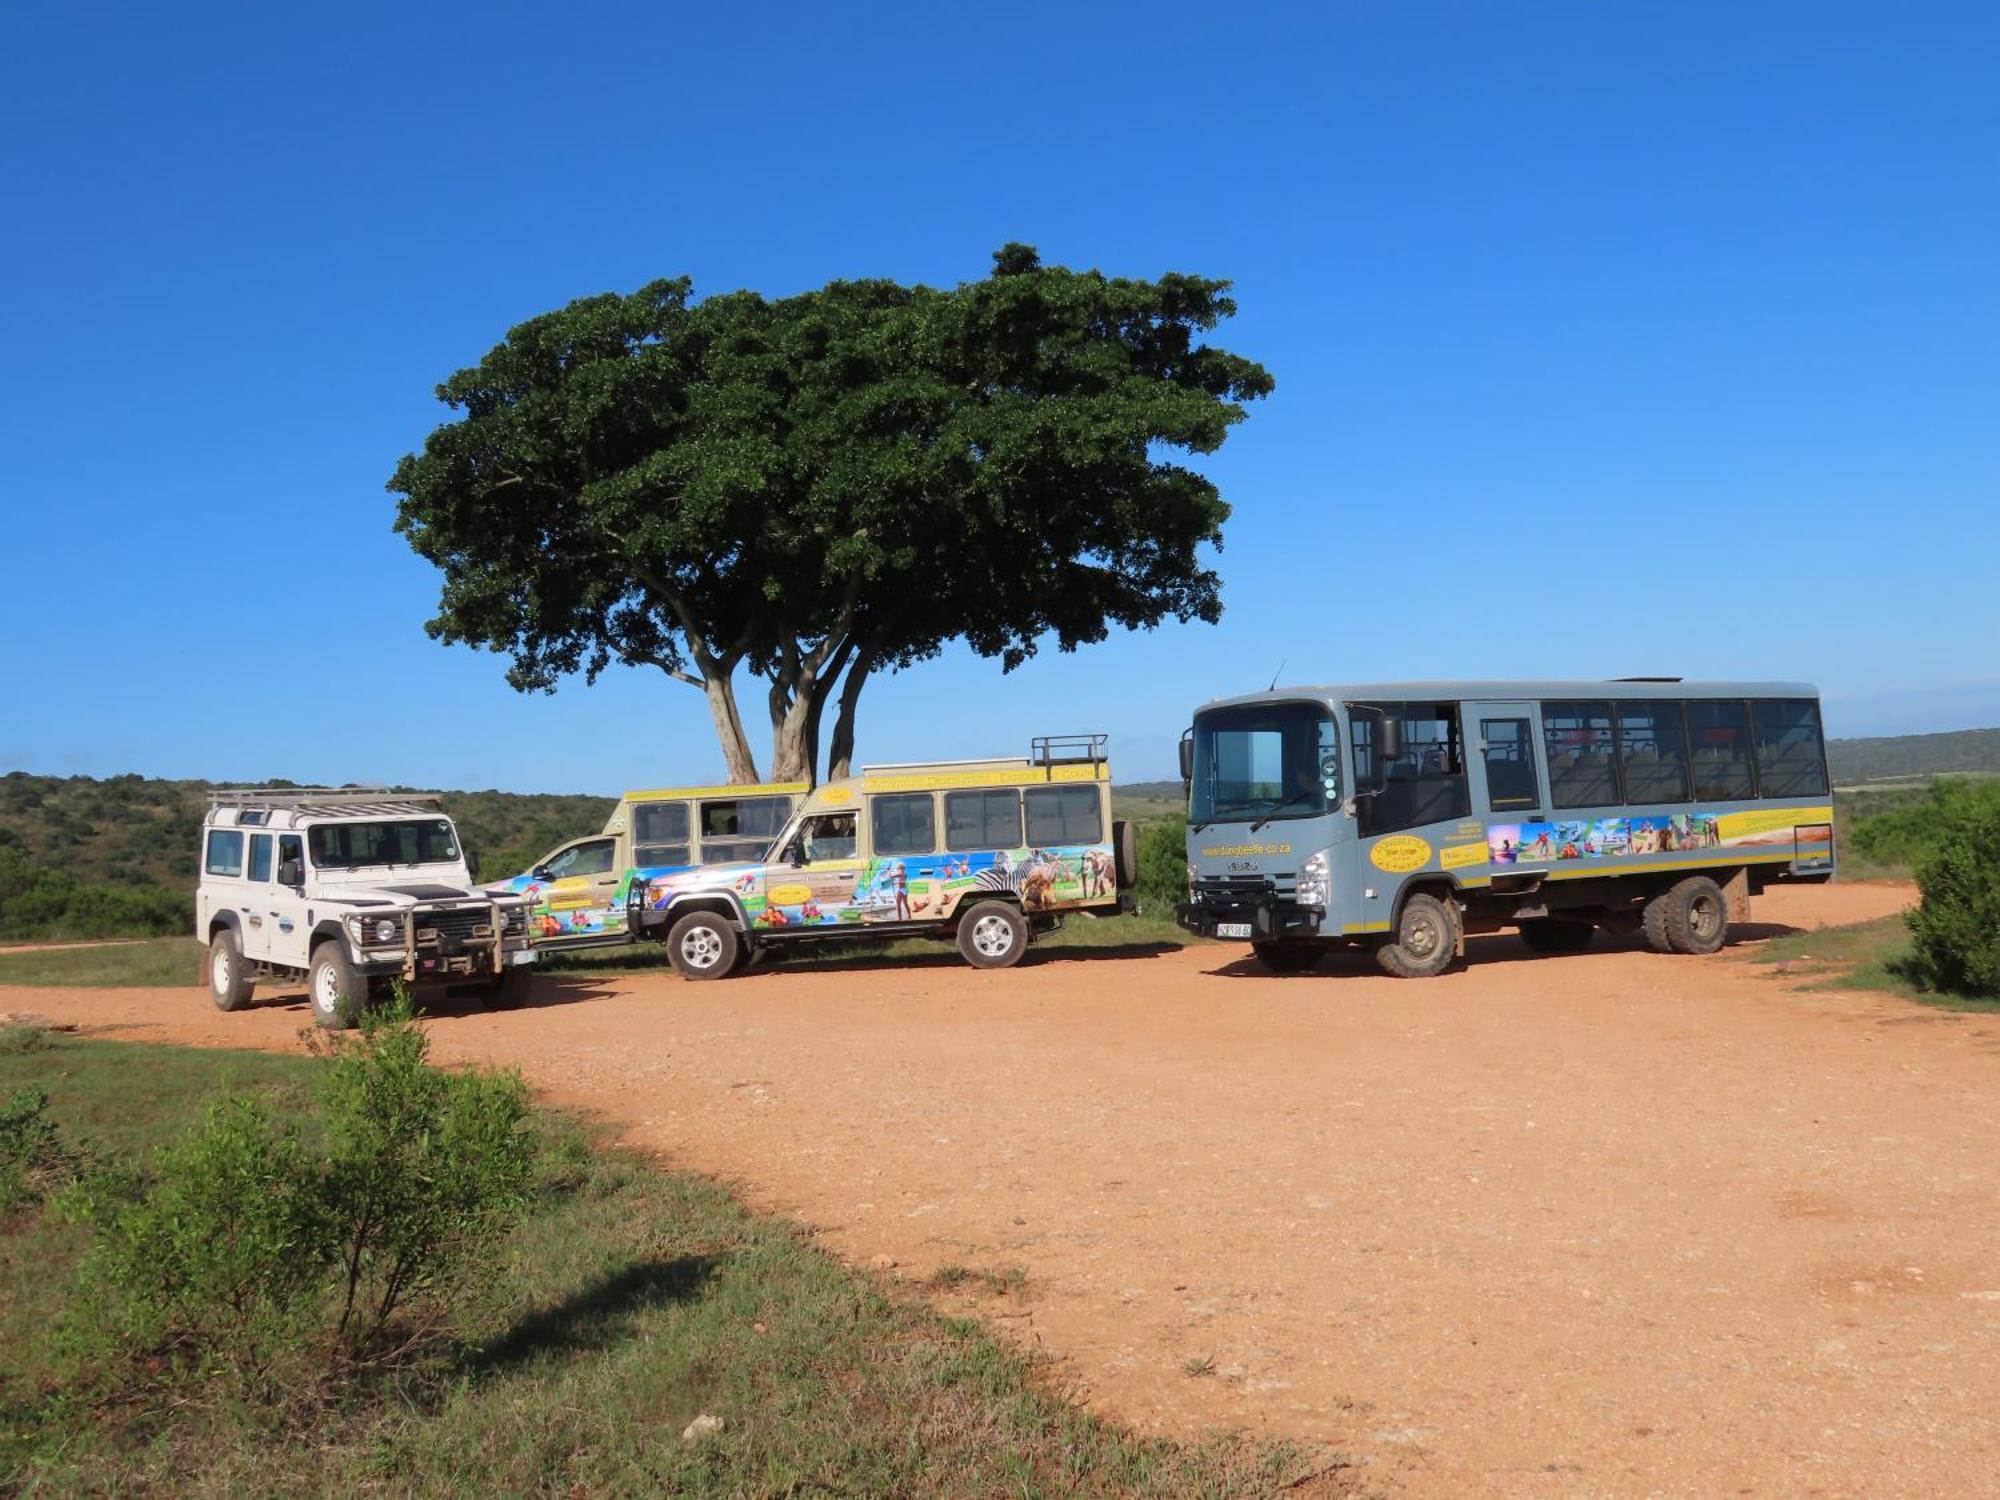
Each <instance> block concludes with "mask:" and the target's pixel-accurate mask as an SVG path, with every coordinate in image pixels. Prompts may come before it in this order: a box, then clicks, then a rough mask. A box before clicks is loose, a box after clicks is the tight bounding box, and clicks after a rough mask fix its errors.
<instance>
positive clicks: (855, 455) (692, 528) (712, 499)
mask: <svg viewBox="0 0 2000 1500" xmlns="http://www.w3.org/2000/svg"><path fill="white" fill-rule="evenodd" d="M994 262H995V264H994V269H993V272H992V274H991V275H989V276H988V277H986V278H985V279H984V280H981V281H976V282H969V283H966V284H963V285H960V286H958V287H956V288H954V289H952V290H949V291H945V290H938V289H934V288H930V287H922V286H917V287H908V286H901V285H897V284H895V283H893V282H887V281H837V282H833V283H830V284H829V285H827V286H826V287H824V288H822V289H820V290H818V291H814V292H807V293H804V294H802V295H800V296H796V297H785V298H779V299H769V298H765V297H762V296H759V295H757V294H756V293H753V292H734V293H729V294H726V295H721V296H713V297H707V298H703V299H701V300H699V301H697V300H694V299H693V297H692V296H691V292H692V287H691V285H690V283H689V282H688V281H687V280H686V279H685V278H682V279H676V280H668V281H657V282H654V283H652V284H651V285H649V286H646V287H643V288H641V289H640V290H639V291H637V292H635V293H633V294H631V295H630V296H617V295H604V296H598V297H588V298H584V299H582V300H580V301H577V302H572V303H571V304H569V306H567V307H564V308H562V309H560V310H558V311H556V312H552V313H547V314H545V315H543V316H541V317H538V318H533V319H530V320H529V321H528V322H526V323H523V324H521V325H520V326H519V327H517V328H515V329H513V330H512V331H511V332H509V333H508V335H507V337H506V339H505V340H504V341H503V342H502V343H501V344H499V345H498V346H497V347H495V348H494V349H493V350H492V351H491V352H490V353H488V354H487V355H486V357H485V358H484V359H482V360H481V361H480V362H479V363H478V364H477V365H476V366H474V367H473V368H471V369H469V370H461V371H459V372H458V373H457V374H456V375H453V376H452V377H451V378H450V379H449V380H447V381H445V382H444V384H443V385H441V386H439V387H438V398H439V399H440V400H441V401H443V402H444V403H445V404H446V405H447V406H449V407H451V408H452V409H453V411H454V412H455V413H456V414H457V415H455V416H454V417H453V419H452V420H450V421H448V422H446V423H445V424H444V425H442V426H440V427H439V428H438V429H437V430H436V431H434V432H433V433H431V435H430V437H429V438H428V439H426V440H425V443H424V449H423V452H422V453H420V454H411V455H409V456H407V457H405V458H404V459H403V461H402V462H401V463H400V464H399V465H397V467H396V472H395V475H394V477H393V478H391V480H390V481H389V489H390V491H391V492H392V493H394V494H397V495H399V496H401V497H402V498H401V501H400V503H399V505H398V507H397V519H396V529H397V530H398V531H400V532H402V533H403V535H404V536H405V537H407V538H408V540H409V543H410V545H411V546H412V547H413V548H415V549H416V551H417V552H418V553H420V554H421V555H422V556H424V557H426V558H428V559H430V560H431V561H432V562H434V563H436V564H437V565H438V567H439V568H440V569H441V570H442V572H443V574H444V587H443V593H442V597H441V599H440V601H439V608H438V613H437V615H436V617H435V618H434V619H432V620H431V621H430V622H429V624H428V625H427V627H426V628H427V629H428V630H429V632H430V633H431V635H432V636H434V637H436V638H437V639H439V640H442V641H445V642H447V643H450V642H464V643H467V644H470V645H475V646H484V647H486V648H488V649H490V650H493V651H496V652H501V653H504V654H506V655H508V656H509V657H511V658H512V665H511V666H510V668H509V670H508V674H507V675H508V680H509V681H510V682H512V683H513V684H514V686H515V687H517V688H519V689H521V690H523V691H528V690H536V689H538V690H543V691H552V690H553V689H554V687H555V685H556V684H557V682H559V681H560V680H561V679H562V678H564V677H566V676H568V675H570V674H573V673H577V672H582V673H583V674H584V675H585V677H586V678H587V679H589V680H595V679H596V677H597V675H598V674H599V673H600V672H602V671H603V670H604V669H605V668H606V667H607V666H609V665H611V664H612V663H613V662H621V663H624V664H627V665H632V666H650V667H656V668H658V669H659V670H661V671H663V672H665V673H666V674H667V675H668V676H669V677H672V678H673V679H675V680H676V681H679V682H684V683H687V684H689V685H691V686H693V687H695V688H698V689H699V690H701V691H702V692H703V693H704V694H705V695H706V696H707V699H708V706H709V711H710V714H711V716H712V717H713V719H714V721H715V728H716V734H717V737H718V739H719V740H720V742H721V745H722V752H723V757H724V759H725V761H726V763H727V765H728V769H729V775H730V777H731V778H732V779H733V780H736V781H754V780H756V779H757V761H756V756H755V754H754V753H753V751H752V748H751V744H750V739H749V736H748V734H747V733H746V731H745V728H744V720H743V713H742V710H741V708H740V706H739V704H738V702H737V697H736V689H735V683H736V677H737V672H738V669H739V668H747V669H748V670H749V671H750V672H751V673H752V674H754V675H755V676H757V677H760V678H762V679H763V680H764V682H765V684H766V686H767V689H768V691H767V700H768V701H767V709H768V713H769V717H770V723H771V760H770V766H769V771H770V775H771V776H772V778H773V779H778V780H810V779H812V778H813V776H814V774H815V772H816V770H817V768H818V765H819V762H820V750H821V740H822V725H823V724H825V723H826V722H827V714H828V711H829V710H831V711H832V719H831V732H830V735H829V737H828V738H827V742H826V750H827V763H828V770H829V773H830V774H832V775H843V774H845V773H846V770H847V767H848V762H849V760H850V759H851V757H852V755H853V750H854V723H855V714H856V709H857V705H858V703H859V700H860V696H861V690H862V688H863V687H864V685H865V684H866V683H867V681H868V679H869V677H870V676H871V675H872V674H874V673H876V672H879V671H882V670H885V669H893V668H896V667H900V666H905V665H908V664H909V663H911V662H913V661H917V660H921V659H923V658H925V657H928V656H932V655H935V654H936V653H937V652H938V651H940V650H941V649H942V648H943V647H944V645H945V644H946V643H947V642H950V641H953V640H964V641H965V642H967V643H968V644H969V645H970V646H971V647H972V648H973V650H975V651H976V652H978V653H979V654H981V655H983V656H987V657H997V658H999V659H1000V661H1001V663H1002V665H1003V667H1004V668H1005V669H1006V670H1012V669H1013V668H1014V667H1015V666H1018V665H1019V664H1020V663H1021V662H1022V661H1024V660H1026V659H1027V658H1028V657H1029V656H1032V655H1033V654H1034V652H1035V650H1036V648H1037V646H1038V645H1039V644H1040V643H1042V642H1043V641H1045V640H1048V639H1051V638H1052V639H1053V640H1054V641H1055V642H1056V644H1057V645H1058V646H1059V647H1060V648H1061V649H1063V650H1065V651H1068V650H1074V649H1075V648H1076V647H1077V646H1079V645H1082V644H1085V643H1087V642H1092V641H1099V640H1102V639H1104V638H1105V636H1106V635H1107V634H1108V633H1109V631H1110V630H1111V628H1112V627H1114V626H1118V627H1124V628H1138V627H1151V626H1153V625H1156V624H1158V623H1159V622H1160V621H1161V620H1162V619H1164V618H1166V617H1167V616H1169V615H1171V616H1173V617H1174V618H1176V619H1180V620H1191V619H1201V620H1208V621H1213V620H1215V619H1216V618H1218V616H1219V615H1220V613H1221V602H1220V598H1219V596H1218V579H1217V577H1216V575H1215V573H1214V571H1213V570H1212V569H1211V568H1210V567H1208V566H1207V565H1206V563H1205V562H1204V559H1203V557H1202V555H1201V549H1202V546H1203V544H1204V543H1207V544H1211V545H1217V546H1219V545H1220V543H1221V528H1222V523H1223V521H1224V519H1225V518H1226V517H1227V516H1228V514H1229V507H1228V506H1227V505H1226V504H1225V503H1224V501H1223V499H1222V497H1221V495H1220V494H1219V493H1218V492H1217V490H1216V487H1215V486H1214V485H1213V484H1212V483H1210V482H1209V481H1208V480H1207V479H1205V478H1204V477H1202V476H1201V475H1199V474H1197V473H1195V472H1193V471H1192V470H1191V469H1189V468H1187V467H1186V466H1185V465H1184V463H1182V462H1180V461H1179V459H1180V458H1181V457H1182V456H1183V455H1186V454H1197V453H1210V452H1213V451H1214V450H1215V449H1216V448H1218V447H1220V446H1221V444H1222V440H1223V438H1224V436H1225V435H1226V434H1227V432H1228V430H1229V428H1230V426H1231V425H1232V424H1233V423H1235V422H1238V421H1240V420H1241V419H1242V417H1243V415H1244V410H1243V404H1242V403H1243V402H1245V401H1247V400H1250V399H1253V398H1255V397H1258V396H1262V395H1265V394H1267V393H1268V392H1269V391H1270V390H1271V386H1272V382H1271V377H1270V375H1269V374H1268V373H1266V372H1265V371H1264V369H1263V368H1262V367H1261V366H1259V365H1256V364H1254V363H1252V362H1251V361H1249V360H1246V359H1242V358H1240V357H1238V356H1236V355H1233V354H1230V353H1228V352H1226V351H1224V350H1221V349H1217V348H1214V347H1212V346H1210V345H1206V344H1204V343H1202V342H1201V341H1200V335H1202V334H1204V333H1206V332H1207V331H1208V330H1210V329H1212V328H1214V327H1215V326H1216V324H1217V323H1218V322H1220V321H1221V320H1222V319H1223V318H1225V317H1228V316H1229V315H1230V314H1232V313H1233V312H1234V311H1235V304H1234V303H1233V302H1232V301H1231V300H1230V298H1229V296H1228V289H1229V284H1228V283H1227V282H1224V281H1214V280H1209V279H1205V278H1202V277H1196V276H1183V275H1171V274H1170V275H1166V276H1162V277H1161V278H1160V279H1159V280H1157V281H1130V280H1123V279H1119V278H1113V277H1107V276H1103V275H1101V274H1099V273H1097V272H1094V271H1090V272H1078V271H1070V270H1066V269H1063V268H1060V267H1049V266H1043V265H1042V264H1041V263H1040V261H1039V260H1038V258H1037V257H1036V255H1035V252H1034V251H1033V250H1032V249H1030V248H1028V247H1026V246H1022V245H1009V246H1007V247H1006V248H1005V249H1003V250H1001V251H999V252H998V253H997V254H996V255H995V257H994Z"/></svg>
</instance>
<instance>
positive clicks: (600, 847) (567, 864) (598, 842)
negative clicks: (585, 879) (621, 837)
mask: <svg viewBox="0 0 2000 1500" xmlns="http://www.w3.org/2000/svg"><path fill="white" fill-rule="evenodd" d="M616 845H617V841H616V840H615V839H592V840H591V841H590V842H589V843H587V844H572V845H570V847H569V848H567V849H565V850H563V852H562V853H560V854H558V855H557V856H556V857H555V858H554V859H552V860H550V861H549V874H551V875H553V876H554V877H555V878H556V879H558V880H561V879H564V878H566V877H568V876H571V875H608V874H610V873H611V861H612V859H613V857H614V856H615V854H616V852H617V849H616Z"/></svg>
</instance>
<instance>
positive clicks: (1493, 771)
mask: <svg viewBox="0 0 2000 1500" xmlns="http://www.w3.org/2000/svg"><path fill="white" fill-rule="evenodd" d="M1462 711H1463V715H1464V718H1463V723H1464V725H1465V742H1466V746H1467V748H1468V749H1469V750H1470V752H1471V753H1470V754H1469V755H1468V756H1467V757H1466V761H1467V769H1468V770H1470V772H1471V773H1472V811H1473V814H1474V815H1475V816H1476V817H1478V818H1479V819H1480V820H1481V821H1482V822H1484V823H1485V824H1486V835H1487V846H1488V848H1489V849H1490V850H1491V851H1492V857H1493V863H1494V864H1496V865H1507V864H1513V863H1515V862H1516V860H1519V861H1521V862H1523V863H1534V862H1535V861H1534V860H1533V858H1532V857H1531V856H1530V855H1529V853H1527V852H1526V851H1524V850H1523V849H1522V844H1523V843H1524V841H1532V840H1534V839H1535V838H1536V837H1537V836H1538V830H1533V829H1530V828H1529V825H1544V826H1546V823H1547V819H1548V807H1549V798H1548V777H1547V775H1546V773H1545V771H1544V768H1543V766H1542V756H1541V750H1540V745H1541V729H1540V724H1539V722H1538V720H1537V717H1536V714H1535V705H1534V704H1532V703H1521V702H1498V701H1487V702H1474V703H1467V704H1464V705H1463V709H1462Z"/></svg>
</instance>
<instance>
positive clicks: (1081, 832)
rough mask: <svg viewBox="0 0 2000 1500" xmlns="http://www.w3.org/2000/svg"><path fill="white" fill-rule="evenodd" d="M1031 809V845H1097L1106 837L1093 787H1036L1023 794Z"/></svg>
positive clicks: (1029, 823) (1029, 827) (1029, 822)
mask: <svg viewBox="0 0 2000 1500" xmlns="http://www.w3.org/2000/svg"><path fill="white" fill-rule="evenodd" d="M1021 801H1022V802H1023V803H1025V804H1026V805H1027V809H1028V845H1029V847H1030V848H1034V849H1050V848H1054V847H1055V846H1056V845H1058V844H1094V843H1096V842H1097V841H1098V840H1099V839H1101V838H1103V837H1104V812H1103V809H1102V808H1100V807H1099V806H1098V800H1097V788H1096V787H1094V786H1034V787H1029V788H1028V789H1027V790H1026V791H1025V792H1023V793H1021Z"/></svg>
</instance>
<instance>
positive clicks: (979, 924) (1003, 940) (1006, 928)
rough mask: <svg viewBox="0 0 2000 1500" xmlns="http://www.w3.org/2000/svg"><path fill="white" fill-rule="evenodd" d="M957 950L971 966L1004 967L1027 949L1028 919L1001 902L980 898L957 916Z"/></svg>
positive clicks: (1013, 961) (1011, 964) (1012, 963)
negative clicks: (969, 909)
mask: <svg viewBox="0 0 2000 1500" xmlns="http://www.w3.org/2000/svg"><path fill="white" fill-rule="evenodd" d="M958 951H959V954H960V955H961V956H962V957H963V958H964V959H965V961H966V962H967V963H969V964H971V965H972V967H973V968H975V969H1005V968H1010V967H1012V966H1013V965H1015V964H1017V963H1019V962H1020V961H1021V955H1022V954H1024V953H1026V952H1027V951H1028V919H1027V918H1026V917H1024V916H1022V915H1021V913H1020V910H1019V909H1018V908H1017V907H1013V906H1009V905H1008V904H1007V903H1006V902H1005V901H982V902H980V903H979V904H978V905H977V906H975V907H973V908H972V910H971V911H969V912H967V913H966V914H965V915H964V916H962V917H960V918H959V919H958Z"/></svg>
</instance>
